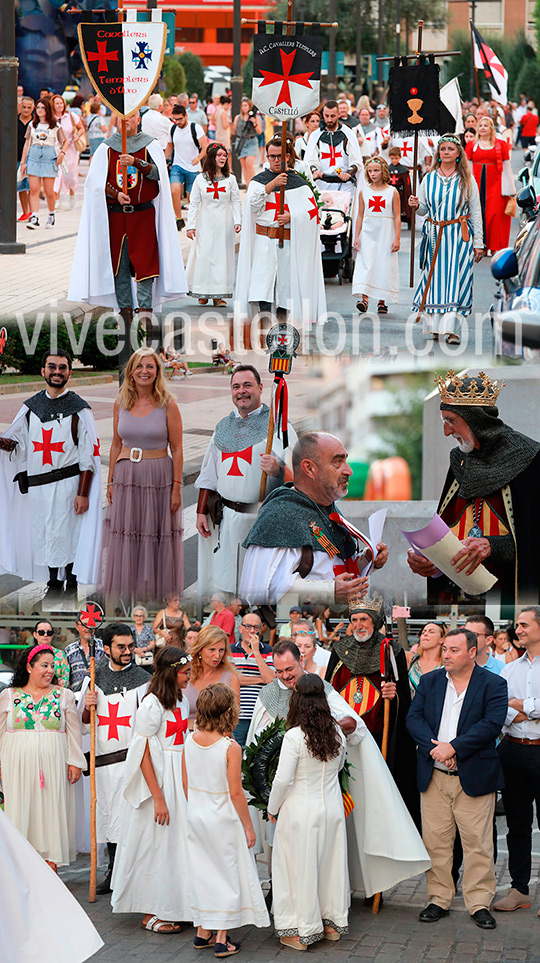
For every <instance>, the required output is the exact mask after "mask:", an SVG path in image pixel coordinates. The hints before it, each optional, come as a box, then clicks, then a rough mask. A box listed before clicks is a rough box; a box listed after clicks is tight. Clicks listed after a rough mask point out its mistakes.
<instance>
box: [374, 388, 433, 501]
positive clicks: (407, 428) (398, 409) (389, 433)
mask: <svg viewBox="0 0 540 963" xmlns="http://www.w3.org/2000/svg"><path fill="white" fill-rule="evenodd" d="M432 388H433V374H426V375H425V376H421V377H419V376H415V377H414V379H412V380H411V381H410V382H409V383H408V384H406V386H405V388H404V387H403V385H399V386H395V387H392V388H391V389H390V391H391V394H392V395H393V396H394V400H395V404H394V406H393V409H392V413H391V414H388V415H386V416H384V418H378V419H377V427H378V428H379V432H378V433H379V438H380V441H381V444H380V445H379V446H378V447H377V448H374V449H372V450H371V451H370V452H369V458H370V461H373V460H375V459H376V458H391V457H392V456H394V455H398V456H400V457H401V458H404V459H405V461H406V462H407V464H408V466H409V470H410V473H411V482H412V497H413V499H419V498H421V497H422V436H423V420H424V400H425V397H426V394H427V393H428V392H429V391H431V389H432Z"/></svg>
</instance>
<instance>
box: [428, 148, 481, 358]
mask: <svg viewBox="0 0 540 963" xmlns="http://www.w3.org/2000/svg"><path fill="white" fill-rule="evenodd" d="M409 204H410V206H411V207H413V208H416V209H417V211H418V213H419V214H424V215H426V217H425V220H424V224H423V226H422V241H421V244H420V268H421V269H422V277H421V278H420V282H419V284H418V286H417V288H416V291H415V295H414V299H413V308H415V310H417V311H418V318H420V317H422V320H423V325H424V334H426V335H427V336H428V337H433V339H434V340H435V341H438V339H439V337H440V336H442V337H445V336H446V340H447V343H448V344H456V345H457V344H459V343H460V335H459V330H460V324H461V321H460V318H461V317H467V316H468V315H469V314H470V313H471V311H472V299H473V264H474V262H477V261H480V260H481V259H482V258H483V256H484V253H485V252H484V236H483V227H482V212H481V209H480V197H479V194H478V187H477V185H476V181H475V180H474V178H472V176H471V170H470V166H469V162H468V160H467V157H466V155H465V151H464V150H463V147H462V145H461V140H460V138H459V137H458V135H457V134H443V135H442V136H441V137H440V139H439V144H438V146H437V150H436V152H435V157H434V163H433V170H431V171H430V172H429V174H426V176H425V177H424V179H423V181H422V183H421V184H420V190H419V192H418V196H417V197H414V196H412V197H410V198H409Z"/></svg>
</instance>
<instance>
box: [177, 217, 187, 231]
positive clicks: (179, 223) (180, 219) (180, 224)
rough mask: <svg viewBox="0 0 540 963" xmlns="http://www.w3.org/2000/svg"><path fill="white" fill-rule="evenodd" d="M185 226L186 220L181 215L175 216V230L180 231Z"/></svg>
mask: <svg viewBox="0 0 540 963" xmlns="http://www.w3.org/2000/svg"><path fill="white" fill-rule="evenodd" d="M185 226H186V222H185V221H184V218H183V217H177V218H176V230H177V231H181V230H182V229H183V228H184V227H185Z"/></svg>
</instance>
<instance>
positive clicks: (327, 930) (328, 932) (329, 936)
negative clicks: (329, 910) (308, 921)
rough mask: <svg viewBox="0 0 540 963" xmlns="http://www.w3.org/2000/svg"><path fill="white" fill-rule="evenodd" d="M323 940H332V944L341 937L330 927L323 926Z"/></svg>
mask: <svg viewBox="0 0 540 963" xmlns="http://www.w3.org/2000/svg"><path fill="white" fill-rule="evenodd" d="M323 939H325V940H332V942H333V943H337V941H338V940H340V939H341V935H340V934H339V933H338V932H337V930H334V929H332V928H331V927H326V926H325V927H324V932H323Z"/></svg>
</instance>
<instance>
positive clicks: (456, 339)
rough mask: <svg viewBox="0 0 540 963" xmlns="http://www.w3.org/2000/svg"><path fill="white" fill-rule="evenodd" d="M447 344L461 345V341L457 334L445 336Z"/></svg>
mask: <svg viewBox="0 0 540 963" xmlns="http://www.w3.org/2000/svg"><path fill="white" fill-rule="evenodd" d="M446 343H447V344H461V339H460V337H459V335H457V334H447V335H446Z"/></svg>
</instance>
